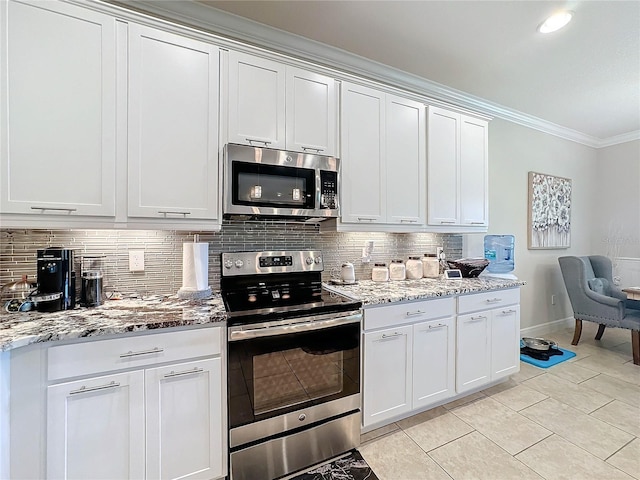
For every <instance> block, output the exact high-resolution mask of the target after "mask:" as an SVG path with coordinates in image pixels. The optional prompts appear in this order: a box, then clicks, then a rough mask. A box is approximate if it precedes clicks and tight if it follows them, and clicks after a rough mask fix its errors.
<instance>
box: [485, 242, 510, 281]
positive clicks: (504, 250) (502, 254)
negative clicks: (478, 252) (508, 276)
mask: <svg viewBox="0 0 640 480" xmlns="http://www.w3.org/2000/svg"><path fill="white" fill-rule="evenodd" d="M514 245H515V237H514V236H513V235H485V236H484V258H486V259H487V260H489V265H487V271H488V272H489V273H509V272H513V269H514V268H515V267H514V259H513V255H514Z"/></svg>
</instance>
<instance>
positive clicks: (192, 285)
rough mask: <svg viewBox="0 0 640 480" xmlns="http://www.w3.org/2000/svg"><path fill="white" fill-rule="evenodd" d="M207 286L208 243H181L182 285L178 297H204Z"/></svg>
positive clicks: (206, 292) (209, 292) (209, 289)
mask: <svg viewBox="0 0 640 480" xmlns="http://www.w3.org/2000/svg"><path fill="white" fill-rule="evenodd" d="M210 295H211V288H210V287H209V244H208V243H206V242H189V243H183V244H182V287H181V288H180V290H178V297H180V298H206V297H208V296H210Z"/></svg>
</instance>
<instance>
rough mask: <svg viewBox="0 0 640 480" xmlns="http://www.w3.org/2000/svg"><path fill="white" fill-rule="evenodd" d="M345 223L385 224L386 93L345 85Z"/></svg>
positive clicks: (343, 175) (343, 165)
mask: <svg viewBox="0 0 640 480" xmlns="http://www.w3.org/2000/svg"><path fill="white" fill-rule="evenodd" d="M341 121H342V123H341V130H342V137H341V142H342V148H341V166H340V168H341V170H342V174H341V176H342V187H341V192H340V195H341V199H342V212H341V215H342V221H343V222H351V223H363V224H370V223H384V222H385V221H386V215H387V211H386V201H387V199H386V185H385V174H386V171H385V163H384V161H385V152H386V145H385V94H384V93H382V92H379V91H377V90H373V89H371V88H367V87H362V86H359V85H353V84H349V83H343V84H342V115H341Z"/></svg>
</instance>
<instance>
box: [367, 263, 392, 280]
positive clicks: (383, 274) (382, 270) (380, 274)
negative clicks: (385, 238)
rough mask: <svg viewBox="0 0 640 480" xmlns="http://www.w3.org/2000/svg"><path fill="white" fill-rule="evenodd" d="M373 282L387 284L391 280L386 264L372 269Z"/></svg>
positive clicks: (375, 265)
mask: <svg viewBox="0 0 640 480" xmlns="http://www.w3.org/2000/svg"><path fill="white" fill-rule="evenodd" d="M371 280H373V281H374V282H386V281H388V280H389V269H388V268H387V264H386V263H376V264H374V265H373V268H372V269H371Z"/></svg>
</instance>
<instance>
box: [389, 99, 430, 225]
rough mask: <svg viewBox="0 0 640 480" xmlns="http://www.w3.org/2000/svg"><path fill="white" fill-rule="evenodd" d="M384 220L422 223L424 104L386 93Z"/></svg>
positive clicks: (424, 183) (401, 222)
mask: <svg viewBox="0 0 640 480" xmlns="http://www.w3.org/2000/svg"><path fill="white" fill-rule="evenodd" d="M385 119H386V155H385V158H386V162H385V163H386V189H387V223H395V224H404V225H421V224H424V223H425V206H426V205H425V203H426V196H425V187H426V162H427V158H426V151H425V137H426V131H425V114H424V105H422V104H421V103H418V102H413V101H411V100H406V99H404V98H400V97H395V96H392V95H387V99H386V111H385Z"/></svg>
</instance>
